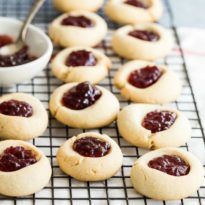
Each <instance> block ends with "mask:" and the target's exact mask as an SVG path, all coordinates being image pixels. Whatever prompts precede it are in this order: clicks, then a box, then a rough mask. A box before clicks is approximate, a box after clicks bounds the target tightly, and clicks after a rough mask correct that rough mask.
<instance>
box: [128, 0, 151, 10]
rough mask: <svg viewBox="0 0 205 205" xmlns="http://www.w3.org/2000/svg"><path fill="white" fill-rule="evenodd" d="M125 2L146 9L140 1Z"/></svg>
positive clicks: (130, 0) (129, 0)
mask: <svg viewBox="0 0 205 205" xmlns="http://www.w3.org/2000/svg"><path fill="white" fill-rule="evenodd" d="M124 3H125V4H129V5H131V6H135V7H139V8H143V9H147V8H148V7H147V6H146V5H145V4H144V3H143V2H141V1H139V0H127V1H125V2H124Z"/></svg>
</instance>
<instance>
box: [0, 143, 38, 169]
mask: <svg viewBox="0 0 205 205" xmlns="http://www.w3.org/2000/svg"><path fill="white" fill-rule="evenodd" d="M36 162H37V159H36V156H35V154H34V153H33V152H32V151H31V150H27V149H26V148H24V147H22V146H17V147H13V146H11V147H8V148H6V149H5V150H4V151H3V153H2V154H1V155H0V171H2V172H12V171H17V170H19V169H22V168H24V167H27V166H29V165H32V164H35V163H36Z"/></svg>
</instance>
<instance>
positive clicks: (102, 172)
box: [57, 132, 123, 181]
mask: <svg viewBox="0 0 205 205" xmlns="http://www.w3.org/2000/svg"><path fill="white" fill-rule="evenodd" d="M122 159H123V156H122V152H121V150H120V148H119V146H118V145H117V143H116V142H115V141H114V140H112V139H111V138H110V137H109V136H107V135H105V134H99V133H95V132H86V133H82V134H79V135H78V136H74V137H72V138H70V139H69V140H67V141H66V142H65V143H64V144H63V145H62V146H61V147H60V149H59V150H58V152H57V161H58V164H59V166H60V168H61V169H62V171H64V172H65V173H66V174H68V175H70V176H72V177H73V178H75V179H77V180H79V181H102V180H105V179H108V178H110V177H112V176H114V175H115V174H116V173H117V172H118V170H119V169H120V167H121V166H122Z"/></svg>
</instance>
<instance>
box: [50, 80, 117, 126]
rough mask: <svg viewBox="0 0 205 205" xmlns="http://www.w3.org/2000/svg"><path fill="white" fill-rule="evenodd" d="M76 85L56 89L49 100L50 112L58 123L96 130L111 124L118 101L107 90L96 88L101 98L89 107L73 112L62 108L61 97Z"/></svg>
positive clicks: (115, 114) (70, 84) (115, 115)
mask: <svg viewBox="0 0 205 205" xmlns="http://www.w3.org/2000/svg"><path fill="white" fill-rule="evenodd" d="M76 85H78V83H68V84H65V85H62V86H60V87H59V88H57V89H56V90H55V91H54V92H53V94H52V95H51V98H50V111H51V113H52V115H53V116H54V117H55V118H56V119H57V120H58V121H60V122H62V123H63V124H65V125H68V126H70V127H75V128H84V129H90V128H98V127H103V126H105V125H108V124H110V123H111V122H113V121H114V120H115V119H116V117H117V114H118V112H119V109H120V105H119V101H118V99H117V98H116V97H115V96H114V95H113V94H112V93H111V92H110V91H108V90H107V89H105V88H103V87H101V86H96V87H97V88H98V89H99V90H100V91H101V92H102V95H101V97H100V98H99V99H98V100H97V101H96V102H95V103H94V104H93V105H91V106H89V107H87V108H85V109H81V110H73V109H70V108H67V107H65V106H63V104H62V97H63V95H64V93H66V92H67V91H68V90H69V89H71V88H73V87H74V86H76Z"/></svg>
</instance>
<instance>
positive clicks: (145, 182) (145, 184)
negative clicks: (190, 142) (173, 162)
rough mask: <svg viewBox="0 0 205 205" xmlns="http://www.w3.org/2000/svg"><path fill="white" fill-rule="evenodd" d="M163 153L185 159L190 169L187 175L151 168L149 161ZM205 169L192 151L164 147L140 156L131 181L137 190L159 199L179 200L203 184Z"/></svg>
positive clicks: (133, 168)
mask: <svg viewBox="0 0 205 205" xmlns="http://www.w3.org/2000/svg"><path fill="white" fill-rule="evenodd" d="M163 155H175V156H178V157H180V158H181V159H182V160H184V161H185V162H186V163H187V164H188V165H189V166H190V171H189V173H188V174H187V175H183V176H173V175H169V174H167V173H164V172H162V171H159V170H157V169H153V168H150V167H149V166H148V163H149V161H150V160H153V159H154V158H157V157H161V156H163ZM203 180H204V169H203V165H202V164H201V162H200V161H199V160H198V159H197V158H196V157H195V156H194V155H193V154H191V153H190V152H186V151H183V150H181V149H177V148H162V149H159V150H155V151H152V152H149V153H147V154H145V155H143V156H142V157H140V158H139V159H138V160H137V161H136V162H135V164H134V165H133V167H132V171H131V181H132V183H133V186H134V188H135V189H136V191H137V192H139V193H140V194H142V195H145V196H147V197H150V198H153V199H157V200H178V199H182V198H185V197H188V196H190V195H192V194H193V193H194V192H196V191H197V189H198V188H199V187H200V185H202V183H203Z"/></svg>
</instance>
